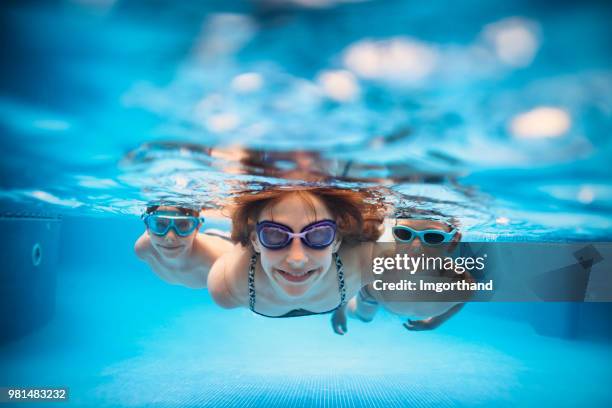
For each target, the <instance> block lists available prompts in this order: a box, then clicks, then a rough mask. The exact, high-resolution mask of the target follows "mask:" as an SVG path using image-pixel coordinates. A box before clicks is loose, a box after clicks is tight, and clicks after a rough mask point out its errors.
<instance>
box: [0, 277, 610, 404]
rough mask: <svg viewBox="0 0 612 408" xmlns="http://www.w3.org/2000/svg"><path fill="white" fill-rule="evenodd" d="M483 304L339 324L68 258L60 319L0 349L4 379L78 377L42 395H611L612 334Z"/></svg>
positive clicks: (449, 398) (577, 398) (203, 400)
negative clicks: (420, 323) (434, 324)
mask: <svg viewBox="0 0 612 408" xmlns="http://www.w3.org/2000/svg"><path fill="white" fill-rule="evenodd" d="M118 277H122V278H118ZM478 307H479V306H478V305H468V306H467V307H466V308H465V309H464V311H462V313H461V314H460V315H458V316H456V317H455V318H454V319H452V320H451V321H449V322H447V324H446V325H445V326H443V327H441V328H439V329H438V330H436V331H431V332H418V333H417V332H408V331H406V330H405V329H404V328H403V327H402V325H401V320H400V319H399V318H398V317H395V316H391V315H388V314H379V315H378V316H377V318H376V319H375V320H374V322H372V323H369V324H365V323H361V322H357V321H353V320H351V321H349V332H348V334H346V335H345V336H338V335H335V334H334V333H332V331H331V327H330V324H329V316H315V317H308V318H298V319H266V318H263V317H259V316H254V315H252V314H251V313H250V312H249V311H246V310H231V311H222V310H220V309H219V308H217V307H216V306H214V305H213V304H212V303H211V300H210V298H209V296H208V295H207V293H206V292H204V291H194V290H188V289H184V288H180V287H176V286H169V285H165V284H163V283H162V282H158V281H157V280H156V278H155V277H153V276H145V277H142V276H140V272H133V271H128V270H125V271H108V270H87V271H83V270H76V269H75V270H71V269H67V270H63V271H62V272H61V273H60V274H59V276H58V293H57V309H56V314H55V317H54V319H53V320H52V321H51V322H49V323H48V324H47V325H46V326H44V327H43V328H42V329H41V330H39V331H37V332H35V333H33V334H31V335H29V336H27V337H25V338H22V339H20V340H17V341H14V342H12V343H9V344H6V345H4V346H2V347H0V359H1V361H2V363H1V374H0V380H1V383H2V385H6V386H9V385H10V386H67V387H69V388H70V394H69V398H70V399H69V402H68V403H48V405H47V404H46V405H45V406H54V405H57V406H74V407H77V406H78V407H92V406H95V407H115V406H127V407H145V406H146V407H207V406H210V407H213V406H214V407H217V406H224V407H225V406H232V407H261V406H263V407H271V406H280V407H284V406H297V407H306V406H315V407H338V406H341V407H406V406H417V407H426V406H436V407H440V406H442V407H445V406H490V405H495V406H517V405H520V406H536V405H541V404H544V403H546V404H551V405H553V406H575V405H577V404H581V405H582V404H585V405H588V406H612V395H611V392H610V391H609V389H610V388H609V387H610V385H611V384H612V365H610V364H609V362H610V361H612V347H610V345H609V344H604V343H591V342H583V341H571V340H563V339H558V338H549V337H543V336H540V335H537V334H536V333H535V332H534V331H533V329H532V328H531V327H530V326H529V325H528V324H526V323H522V322H515V321H510V320H503V319H499V318H495V317H492V316H490V315H485V314H482V313H480V312H479V311H478ZM3 405H4V404H3ZM18 406H28V404H24V403H19V404H18Z"/></svg>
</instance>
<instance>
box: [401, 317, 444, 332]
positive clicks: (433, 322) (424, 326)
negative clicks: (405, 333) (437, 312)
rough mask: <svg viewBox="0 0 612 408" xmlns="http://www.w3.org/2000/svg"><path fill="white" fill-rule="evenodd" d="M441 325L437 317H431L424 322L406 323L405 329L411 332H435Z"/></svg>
mask: <svg viewBox="0 0 612 408" xmlns="http://www.w3.org/2000/svg"><path fill="white" fill-rule="evenodd" d="M439 325H440V322H439V321H438V320H437V319H436V318H435V317H430V318H427V319H423V320H410V319H407V320H406V321H405V322H404V327H405V328H406V329H407V330H410V331H426V330H433V329H435V328H436V327H438V326H439Z"/></svg>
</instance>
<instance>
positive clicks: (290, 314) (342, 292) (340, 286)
mask: <svg viewBox="0 0 612 408" xmlns="http://www.w3.org/2000/svg"><path fill="white" fill-rule="evenodd" d="M334 257H335V260H336V270H337V272H338V291H339V292H340V304H339V305H338V306H336V307H335V308H333V309H331V310H328V311H327V312H319V313H317V312H311V311H309V310H306V309H294V310H291V311H289V312H287V313H285V314H284V315H281V316H268V315H265V314H262V313H258V312H256V311H255V264H256V263H257V254H253V255H252V256H251V263H250V264H249V309H251V311H252V312H253V313H255V314H258V315H260V316H265V317H272V318H281V317H301V316H311V315H318V314H327V313H331V312H333V311H335V310H336V309H338V308H340V307H342V306H344V304H345V303H346V288H345V287H344V266H343V264H342V260H341V259H340V255H338V253H337V252H336V253H334Z"/></svg>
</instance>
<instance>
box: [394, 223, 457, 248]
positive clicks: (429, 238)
mask: <svg viewBox="0 0 612 408" xmlns="http://www.w3.org/2000/svg"><path fill="white" fill-rule="evenodd" d="M392 231H393V237H394V238H395V239H396V240H398V241H400V242H412V240H413V239H414V238H415V237H418V238H419V239H420V240H421V242H422V243H424V244H426V245H440V244H445V243H447V242H450V241H451V240H452V239H453V237H454V236H455V234H456V233H457V230H456V229H452V230H451V231H449V232H446V231H442V230H437V229H428V230H421V231H417V230H415V229H412V228H410V227H406V226H405V225H396V226H394V227H393V229H392Z"/></svg>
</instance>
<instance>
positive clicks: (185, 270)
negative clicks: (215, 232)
mask: <svg viewBox="0 0 612 408" xmlns="http://www.w3.org/2000/svg"><path fill="white" fill-rule="evenodd" d="M231 248H232V244H231V243H230V242H228V241H226V240H224V239H222V238H219V237H215V236H209V235H206V234H197V236H196V237H195V239H194V240H193V244H192V246H191V247H190V248H189V250H187V251H185V252H184V253H181V254H178V255H176V256H174V255H173V254H166V253H163V252H161V251H160V250H158V249H157V248H155V246H154V245H153V244H152V243H151V239H150V237H149V234H148V233H147V232H146V231H145V232H144V233H143V234H142V235H141V236H140V237H139V238H138V240H137V241H136V243H135V245H134V252H135V253H136V255H137V256H138V257H139V258H140V259H142V260H143V261H144V262H145V263H146V264H147V265H149V267H150V268H151V270H153V272H154V273H155V274H156V275H157V276H159V277H160V278H161V279H162V280H164V281H165V282H167V283H170V284H174V285H182V286H186V287H189V288H193V289H201V288H205V287H206V282H207V279H208V273H209V271H210V268H211V267H212V265H213V264H214V262H215V261H216V260H217V259H218V258H219V257H221V255H223V254H224V253H226V252H229V251H230V250H231Z"/></svg>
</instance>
